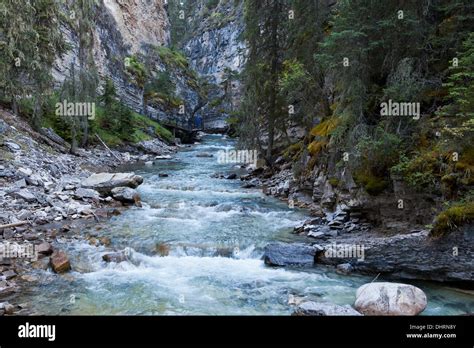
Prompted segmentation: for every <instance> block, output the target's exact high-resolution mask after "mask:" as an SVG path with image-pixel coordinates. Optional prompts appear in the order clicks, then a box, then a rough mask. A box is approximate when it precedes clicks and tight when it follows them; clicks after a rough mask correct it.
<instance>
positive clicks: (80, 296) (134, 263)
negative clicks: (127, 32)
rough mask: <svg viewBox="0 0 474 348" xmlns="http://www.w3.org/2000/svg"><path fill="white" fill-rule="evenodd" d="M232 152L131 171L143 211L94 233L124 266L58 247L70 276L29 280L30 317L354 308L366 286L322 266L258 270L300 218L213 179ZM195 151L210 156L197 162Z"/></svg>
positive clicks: (456, 296) (460, 308)
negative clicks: (122, 257) (303, 303)
mask: <svg viewBox="0 0 474 348" xmlns="http://www.w3.org/2000/svg"><path fill="white" fill-rule="evenodd" d="M232 146H233V141H232V140H229V139H224V138H223V137H221V136H207V137H206V138H205V139H204V140H203V142H202V144H201V145H196V146H193V147H191V148H186V149H184V150H182V151H180V152H179V153H178V154H177V156H176V157H175V158H174V159H171V160H166V161H159V162H158V163H157V165H155V166H153V167H139V168H134V170H135V172H136V173H137V174H140V175H142V176H144V178H145V182H144V184H143V185H142V186H140V188H139V192H140V194H141V196H142V201H143V207H142V208H131V209H129V210H127V211H126V212H124V213H123V214H122V215H120V216H117V217H115V218H113V219H112V220H111V221H109V222H108V223H107V224H106V225H105V227H104V228H103V229H102V230H101V231H100V234H101V235H106V236H109V237H110V238H111V240H112V247H113V248H114V249H117V250H118V249H123V248H126V247H129V248H131V249H133V251H132V252H131V256H130V261H127V262H122V263H120V264H114V263H112V264H106V263H105V262H104V261H102V255H103V254H104V253H106V251H110V248H105V247H95V246H91V245H89V244H87V243H85V242H77V243H61V242H60V241H59V242H58V243H57V245H56V246H58V247H60V248H62V249H64V250H66V251H67V252H68V254H69V256H70V258H71V263H72V265H73V272H71V273H69V274H66V275H56V274H53V273H51V271H37V274H36V276H38V277H39V282H38V285H36V286H34V287H31V288H29V289H27V290H25V291H24V292H23V293H22V295H21V297H22V300H23V301H26V302H28V303H29V306H30V307H31V308H32V309H33V310H34V311H35V312H36V313H40V314H53V315H54V314H62V315H71V314H79V315H99V314H105V315H110V314H126V315H128V314H140V315H173V314H174V315H176V314H177V315H185V314H204V315H205V314H210V315H216V314H217V315H258V314H267V315H288V314H290V313H291V312H292V310H293V307H292V306H291V305H290V304H288V300H289V298H290V297H292V295H293V296H297V297H299V296H304V297H306V298H307V299H309V300H316V301H327V302H332V303H336V304H353V302H354V297H355V291H356V289H357V287H359V286H360V285H362V284H364V283H366V282H369V281H371V280H372V278H368V277H361V276H340V275H337V274H336V273H334V271H333V270H332V269H328V268H325V267H321V266H317V267H315V268H312V269H283V268H272V267H268V266H265V265H264V263H263V261H262V260H261V256H262V249H263V247H264V246H265V244H266V243H268V242H270V241H275V240H297V238H298V237H296V236H293V235H292V234H291V233H289V232H290V231H291V230H292V228H293V227H294V226H295V225H297V224H298V223H299V222H301V221H303V220H305V218H306V217H307V215H306V212H305V211H298V210H291V209H288V207H287V205H286V204H284V203H282V202H279V201H277V200H276V199H273V198H271V197H266V196H264V195H263V194H262V193H261V191H259V190H249V189H242V188H241V187H240V185H241V182H240V181H238V180H223V179H217V178H212V177H211V176H212V174H214V173H216V172H226V173H228V172H231V171H237V170H238V169H236V168H235V166H233V165H222V164H218V163H217V159H216V156H215V154H216V152H217V151H219V150H223V149H226V148H231V147H232ZM200 152H207V153H213V154H214V157H207V158H206V157H197V155H198V154H199V153H200ZM163 173H166V174H169V176H168V177H160V175H159V174H163ZM94 231H95V228H93V229H91V230H90V231H84V233H88V232H89V233H93V232H94ZM416 285H418V286H419V287H421V288H422V289H423V290H424V291H425V292H426V294H427V296H428V308H427V309H426V310H425V312H424V313H423V314H462V313H466V312H473V311H474V299H473V297H472V296H471V295H467V294H463V293H462V292H459V291H456V290H452V289H448V288H442V287H439V286H435V285H432V284H427V283H417V284H416Z"/></svg>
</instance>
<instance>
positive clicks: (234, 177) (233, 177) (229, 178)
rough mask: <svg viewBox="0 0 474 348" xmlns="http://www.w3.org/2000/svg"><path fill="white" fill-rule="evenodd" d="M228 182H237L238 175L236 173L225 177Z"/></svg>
mask: <svg viewBox="0 0 474 348" xmlns="http://www.w3.org/2000/svg"><path fill="white" fill-rule="evenodd" d="M225 178H226V179H227V180H235V179H237V174H236V173H232V174H229V175H227V176H226V177H225Z"/></svg>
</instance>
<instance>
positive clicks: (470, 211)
mask: <svg viewBox="0 0 474 348" xmlns="http://www.w3.org/2000/svg"><path fill="white" fill-rule="evenodd" d="M473 221H474V202H469V203H459V204H456V205H454V206H452V207H450V208H448V209H446V210H445V211H443V212H441V213H440V214H439V215H438V216H437V217H436V219H435V223H434V226H433V229H432V230H431V235H432V236H435V237H440V236H443V235H446V234H448V233H450V232H452V231H453V230H456V229H457V228H459V227H461V226H462V225H464V224H467V223H470V222H473Z"/></svg>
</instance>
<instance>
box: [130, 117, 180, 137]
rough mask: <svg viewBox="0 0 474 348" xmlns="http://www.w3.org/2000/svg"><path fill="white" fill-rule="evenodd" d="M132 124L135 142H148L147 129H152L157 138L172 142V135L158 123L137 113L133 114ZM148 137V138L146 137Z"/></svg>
mask: <svg viewBox="0 0 474 348" xmlns="http://www.w3.org/2000/svg"><path fill="white" fill-rule="evenodd" d="M133 124H134V125H135V128H136V131H135V139H137V140H136V142H140V141H143V140H150V139H151V136H150V135H149V134H148V133H147V130H148V129H150V128H151V129H153V130H154V133H155V135H156V136H158V137H159V138H161V139H163V140H165V141H167V142H171V141H173V134H172V133H171V132H170V131H169V130H167V129H166V128H164V127H163V126H162V125H160V124H159V123H158V122H156V121H154V120H152V119H150V118H148V117H146V116H144V115H140V114H137V113H135V112H134V113H133ZM145 135H146V136H148V138H147V137H146V136H145Z"/></svg>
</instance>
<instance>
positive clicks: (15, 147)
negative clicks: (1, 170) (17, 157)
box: [3, 141, 21, 152]
mask: <svg viewBox="0 0 474 348" xmlns="http://www.w3.org/2000/svg"><path fill="white" fill-rule="evenodd" d="M3 145H5V146H6V147H7V148H8V150H10V151H11V152H16V151H20V150H21V146H20V145H18V144H16V143H14V142H12V141H5V142H4V143H3Z"/></svg>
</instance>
